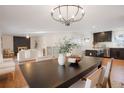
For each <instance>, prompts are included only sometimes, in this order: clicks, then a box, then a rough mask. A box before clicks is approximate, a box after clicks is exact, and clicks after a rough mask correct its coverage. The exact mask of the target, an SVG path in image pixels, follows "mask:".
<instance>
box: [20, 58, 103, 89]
mask: <svg viewBox="0 0 124 93" xmlns="http://www.w3.org/2000/svg"><path fill="white" fill-rule="evenodd" d="M100 65H101V58H96V57H84V58H82V60H81V62H79V63H78V64H70V63H68V62H66V63H65V66H60V65H59V64H58V61H57V59H51V60H46V61H41V62H36V63H26V64H22V65H20V69H21V71H22V73H23V75H24V78H25V79H26V81H27V83H28V84H29V87H31V88H54V87H60V88H66V87H69V86H70V85H72V84H73V83H75V82H76V81H78V80H79V79H81V78H82V77H83V76H85V75H86V74H87V73H89V72H90V71H92V70H93V69H94V68H96V67H98V66H100Z"/></svg>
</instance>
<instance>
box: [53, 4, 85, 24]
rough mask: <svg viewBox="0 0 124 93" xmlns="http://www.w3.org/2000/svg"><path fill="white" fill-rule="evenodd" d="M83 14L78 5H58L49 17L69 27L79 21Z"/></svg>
mask: <svg viewBox="0 0 124 93" xmlns="http://www.w3.org/2000/svg"><path fill="white" fill-rule="evenodd" d="M84 14H85V13H84V9H83V8H82V7H80V6H79V5H59V6H57V7H55V8H53V9H52V11H51V17H52V18H53V19H54V20H55V21H58V22H61V23H63V24H65V25H66V26H70V24H71V23H73V22H78V21H80V20H81V19H82V18H83V16H84Z"/></svg>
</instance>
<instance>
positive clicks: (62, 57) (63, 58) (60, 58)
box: [58, 54, 65, 65]
mask: <svg viewBox="0 0 124 93" xmlns="http://www.w3.org/2000/svg"><path fill="white" fill-rule="evenodd" d="M58 63H59V65H64V64H65V56H64V54H59V57H58Z"/></svg>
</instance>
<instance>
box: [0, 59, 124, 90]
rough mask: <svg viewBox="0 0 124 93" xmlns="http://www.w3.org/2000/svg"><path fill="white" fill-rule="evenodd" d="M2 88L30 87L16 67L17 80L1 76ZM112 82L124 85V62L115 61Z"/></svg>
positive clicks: (104, 60) (104, 62)
mask: <svg viewBox="0 0 124 93" xmlns="http://www.w3.org/2000/svg"><path fill="white" fill-rule="evenodd" d="M108 61H109V59H107V58H104V59H103V62H102V65H106V63H107V62H108ZM2 77H3V79H0V88H26V87H28V84H27V82H26V81H25V79H24V77H23V75H22V73H21V71H20V68H19V66H18V65H16V71H15V79H14V80H12V78H11V77H10V75H9V76H8V75H6V76H0V78H2ZM111 80H112V81H118V82H122V83H124V60H117V59H114V62H113V68H112V73H111Z"/></svg>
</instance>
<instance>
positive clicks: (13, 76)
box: [12, 72, 15, 80]
mask: <svg viewBox="0 0 124 93" xmlns="http://www.w3.org/2000/svg"><path fill="white" fill-rule="evenodd" d="M14 79H15V72H12V80H14Z"/></svg>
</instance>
